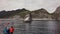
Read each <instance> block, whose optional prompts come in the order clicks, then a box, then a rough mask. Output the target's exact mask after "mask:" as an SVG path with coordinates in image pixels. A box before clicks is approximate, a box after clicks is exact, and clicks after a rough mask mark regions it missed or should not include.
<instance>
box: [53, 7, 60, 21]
mask: <svg viewBox="0 0 60 34" xmlns="http://www.w3.org/2000/svg"><path fill="white" fill-rule="evenodd" d="M52 18H54V19H56V20H60V6H59V7H57V8H56V10H55V12H54V13H52Z"/></svg>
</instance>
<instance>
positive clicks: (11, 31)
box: [9, 26, 14, 34]
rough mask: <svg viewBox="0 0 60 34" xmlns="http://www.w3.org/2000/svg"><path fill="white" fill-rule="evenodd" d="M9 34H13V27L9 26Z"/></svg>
mask: <svg viewBox="0 0 60 34" xmlns="http://www.w3.org/2000/svg"><path fill="white" fill-rule="evenodd" d="M9 31H10V34H13V32H14V27H13V26H11V28H10V30H9Z"/></svg>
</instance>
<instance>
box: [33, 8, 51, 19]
mask: <svg viewBox="0 0 60 34" xmlns="http://www.w3.org/2000/svg"><path fill="white" fill-rule="evenodd" d="M32 17H33V18H50V14H49V13H48V12H47V10H45V9H44V8H41V9H38V10H35V11H32Z"/></svg>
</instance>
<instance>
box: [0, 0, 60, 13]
mask: <svg viewBox="0 0 60 34" xmlns="http://www.w3.org/2000/svg"><path fill="white" fill-rule="evenodd" d="M58 6H60V0H0V11H1V10H16V9H22V8H26V9H28V10H30V11H33V10H37V9H41V8H44V9H46V10H47V11H48V12H50V13H52V12H54V11H55V10H56V8H57V7H58Z"/></svg>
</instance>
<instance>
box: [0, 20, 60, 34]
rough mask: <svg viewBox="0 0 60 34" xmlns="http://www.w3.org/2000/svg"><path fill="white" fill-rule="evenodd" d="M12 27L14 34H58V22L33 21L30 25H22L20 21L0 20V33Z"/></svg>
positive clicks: (59, 26)
mask: <svg viewBox="0 0 60 34" xmlns="http://www.w3.org/2000/svg"><path fill="white" fill-rule="evenodd" d="M7 23H10V24H9V25H8V26H7V27H8V28H10V26H11V25H12V26H14V28H15V30H14V34H60V21H59V20H33V21H32V22H31V23H24V22H23V21H22V20H0V33H1V34H3V29H4V28H5V26H6V24H7Z"/></svg>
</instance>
